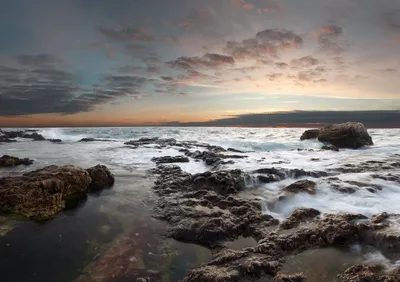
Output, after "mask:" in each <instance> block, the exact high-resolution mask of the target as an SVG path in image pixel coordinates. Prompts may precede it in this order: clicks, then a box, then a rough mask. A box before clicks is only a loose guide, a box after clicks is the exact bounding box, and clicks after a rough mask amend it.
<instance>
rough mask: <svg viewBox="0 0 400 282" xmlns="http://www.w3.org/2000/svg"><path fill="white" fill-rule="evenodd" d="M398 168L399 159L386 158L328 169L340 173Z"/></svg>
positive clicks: (399, 166) (399, 164)
mask: <svg viewBox="0 0 400 282" xmlns="http://www.w3.org/2000/svg"><path fill="white" fill-rule="evenodd" d="M398 168H400V160H399V158H396V159H388V160H385V161H366V162H361V163H358V164H345V165H343V166H342V167H338V168H334V169H330V170H331V171H334V172H341V173H362V172H381V171H385V170H393V169H398Z"/></svg>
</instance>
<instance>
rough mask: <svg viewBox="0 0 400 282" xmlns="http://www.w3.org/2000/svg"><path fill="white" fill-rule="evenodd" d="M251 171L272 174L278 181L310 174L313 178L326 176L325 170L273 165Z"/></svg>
mask: <svg viewBox="0 0 400 282" xmlns="http://www.w3.org/2000/svg"><path fill="white" fill-rule="evenodd" d="M253 173H257V174H267V175H274V176H275V177H276V179H277V180H278V181H279V180H283V179H286V178H299V177H304V176H310V177H314V178H320V177H326V176H328V173H327V172H325V171H305V170H303V169H286V168H275V167H272V168H260V169H256V170H254V171H253Z"/></svg>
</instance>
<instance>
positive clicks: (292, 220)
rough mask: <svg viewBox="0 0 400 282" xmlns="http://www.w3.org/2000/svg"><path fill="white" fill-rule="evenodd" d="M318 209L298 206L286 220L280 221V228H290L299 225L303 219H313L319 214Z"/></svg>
mask: <svg viewBox="0 0 400 282" xmlns="http://www.w3.org/2000/svg"><path fill="white" fill-rule="evenodd" d="M320 214H321V213H320V211H318V210H316V209H313V208H310V209H306V208H299V209H296V210H295V211H294V212H293V213H292V214H291V215H290V216H289V217H288V218H287V219H286V220H284V221H283V222H282V223H281V228H283V229H290V228H294V227H297V226H299V225H300V224H302V223H303V222H304V221H307V220H311V219H314V218H315V217H317V216H319V215H320Z"/></svg>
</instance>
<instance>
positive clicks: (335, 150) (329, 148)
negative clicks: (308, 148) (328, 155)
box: [321, 145, 339, 152]
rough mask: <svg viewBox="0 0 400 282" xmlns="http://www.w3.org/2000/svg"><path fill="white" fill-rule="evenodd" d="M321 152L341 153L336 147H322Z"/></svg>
mask: <svg viewBox="0 0 400 282" xmlns="http://www.w3.org/2000/svg"><path fill="white" fill-rule="evenodd" d="M321 150H324V151H334V152H339V148H338V147H336V146H334V145H324V146H322V147H321Z"/></svg>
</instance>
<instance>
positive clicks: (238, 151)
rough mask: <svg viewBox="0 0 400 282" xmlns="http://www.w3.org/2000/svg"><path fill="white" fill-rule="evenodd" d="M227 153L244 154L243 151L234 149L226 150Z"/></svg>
mask: <svg viewBox="0 0 400 282" xmlns="http://www.w3.org/2000/svg"><path fill="white" fill-rule="evenodd" d="M227 151H229V152H234V153H246V152H244V151H240V150H237V149H234V148H228V149H227Z"/></svg>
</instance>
